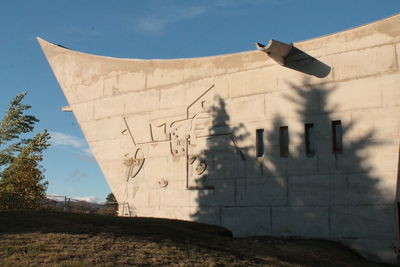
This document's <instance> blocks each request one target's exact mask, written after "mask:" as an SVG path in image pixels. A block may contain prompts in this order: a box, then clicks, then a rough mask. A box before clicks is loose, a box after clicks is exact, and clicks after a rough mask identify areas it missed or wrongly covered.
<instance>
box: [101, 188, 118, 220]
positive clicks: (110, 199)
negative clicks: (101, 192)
mask: <svg viewBox="0 0 400 267" xmlns="http://www.w3.org/2000/svg"><path fill="white" fill-rule="evenodd" d="M117 210H118V203H117V200H116V199H115V196H114V194H113V193H110V194H108V195H107V197H106V203H105V204H104V206H103V207H102V208H100V209H99V210H98V211H97V213H98V214H103V215H112V216H115V215H116V214H117Z"/></svg>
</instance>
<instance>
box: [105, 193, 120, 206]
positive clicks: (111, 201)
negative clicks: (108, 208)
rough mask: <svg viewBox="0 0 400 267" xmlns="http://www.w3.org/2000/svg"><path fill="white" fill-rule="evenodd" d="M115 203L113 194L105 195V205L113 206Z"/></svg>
mask: <svg viewBox="0 0 400 267" xmlns="http://www.w3.org/2000/svg"><path fill="white" fill-rule="evenodd" d="M115 202H117V200H116V199H115V196H114V194H113V193H110V194H108V195H107V197H106V204H107V205H110V204H111V205H115Z"/></svg>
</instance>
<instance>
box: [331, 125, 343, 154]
mask: <svg viewBox="0 0 400 267" xmlns="http://www.w3.org/2000/svg"><path fill="white" fill-rule="evenodd" d="M332 150H333V153H342V151H343V146H342V122H341V121H340V120H339V121H332Z"/></svg>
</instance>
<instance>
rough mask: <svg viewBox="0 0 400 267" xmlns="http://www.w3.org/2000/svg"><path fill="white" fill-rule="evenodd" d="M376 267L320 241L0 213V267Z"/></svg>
mask: <svg viewBox="0 0 400 267" xmlns="http://www.w3.org/2000/svg"><path fill="white" fill-rule="evenodd" d="M143 265H147V266H166V265H168V266H270V265H271V266H380V265H377V264H374V263H371V262H368V261H366V260H364V259H362V258H361V257H360V256H358V255H357V254H356V253H354V252H352V251H350V250H349V249H346V248H345V247H343V246H341V245H339V244H337V243H334V242H327V241H315V240H280V239H273V238H246V239H237V238H232V237H231V236H230V232H229V231H227V230H225V229H224V228H220V227H215V226H209V225H204V224H197V223H190V222H184V221H177V220H164V219H152V218H117V217H107V216H100V215H82V214H65V213H55V212H43V211H42V212H32V211H31V212H0V266H13V267H15V266H143Z"/></svg>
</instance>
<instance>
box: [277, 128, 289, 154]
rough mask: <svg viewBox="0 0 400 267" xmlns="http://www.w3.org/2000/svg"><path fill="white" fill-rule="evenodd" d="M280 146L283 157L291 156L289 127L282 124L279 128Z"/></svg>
mask: <svg viewBox="0 0 400 267" xmlns="http://www.w3.org/2000/svg"><path fill="white" fill-rule="evenodd" d="M279 147H280V152H281V157H285V158H286V157H288V156H289V127H288V126H281V127H280V128H279Z"/></svg>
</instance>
